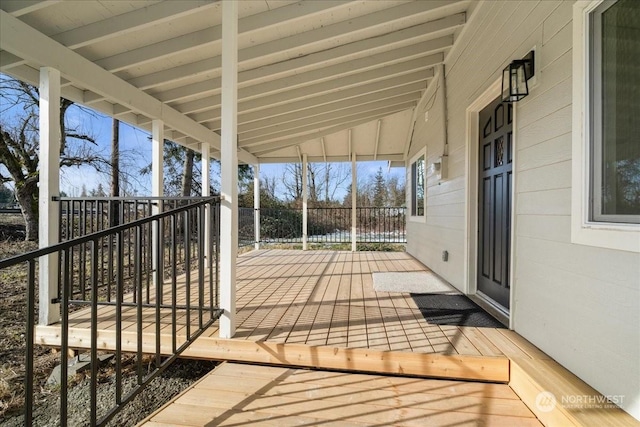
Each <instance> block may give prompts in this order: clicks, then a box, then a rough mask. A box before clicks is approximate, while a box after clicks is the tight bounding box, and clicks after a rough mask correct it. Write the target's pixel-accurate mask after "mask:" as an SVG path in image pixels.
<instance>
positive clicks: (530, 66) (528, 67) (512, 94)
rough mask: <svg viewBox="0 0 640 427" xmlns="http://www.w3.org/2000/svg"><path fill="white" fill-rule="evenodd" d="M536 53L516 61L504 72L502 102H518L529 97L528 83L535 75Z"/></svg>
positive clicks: (530, 53)
mask: <svg viewBox="0 0 640 427" xmlns="http://www.w3.org/2000/svg"><path fill="white" fill-rule="evenodd" d="M534 55H535V54H534V51H531V52H529V53H528V54H527V56H525V57H524V58H522V59H516V60H514V61H512V62H511V64H509V65H507V67H506V68H505V69H504V70H502V101H503V102H518V101H520V100H521V99H522V98H524V97H525V96H527V95H529V85H528V84H527V81H528V80H529V79H530V78H531V77H533V74H534Z"/></svg>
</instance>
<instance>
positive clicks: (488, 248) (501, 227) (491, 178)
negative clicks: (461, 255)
mask: <svg viewBox="0 0 640 427" xmlns="http://www.w3.org/2000/svg"><path fill="white" fill-rule="evenodd" d="M512 112H513V110H512V106H511V104H505V103H502V102H501V101H500V98H498V99H496V100H495V101H493V102H492V103H491V104H490V105H489V106H487V107H486V108H485V109H484V110H482V111H481V112H480V151H479V155H478V158H479V160H480V164H479V168H478V170H479V171H480V176H479V181H478V182H479V185H478V193H479V197H478V290H479V291H480V292H482V293H483V294H485V295H486V296H488V297H489V298H491V299H492V300H494V301H495V302H497V303H498V304H500V305H501V306H503V307H505V308H509V288H510V286H509V263H510V259H511V254H510V249H511V242H510V234H511V184H512V174H511V166H512V158H513V155H512V153H513V141H512V132H511V122H512V116H513V114H512Z"/></svg>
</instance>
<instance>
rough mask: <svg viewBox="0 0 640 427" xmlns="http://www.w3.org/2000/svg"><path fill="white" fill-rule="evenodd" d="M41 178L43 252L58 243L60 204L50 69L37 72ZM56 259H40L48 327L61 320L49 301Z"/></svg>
mask: <svg viewBox="0 0 640 427" xmlns="http://www.w3.org/2000/svg"><path fill="white" fill-rule="evenodd" d="M39 91H40V92H39V93H40V154H39V156H40V165H39V167H40V176H39V184H38V185H39V187H40V189H39V193H38V209H39V211H40V220H39V225H38V236H39V245H40V247H41V248H46V247H47V246H51V245H53V244H56V243H58V232H59V230H60V226H59V221H60V220H59V217H58V210H59V202H54V201H53V200H52V197H53V196H58V195H59V194H60V72H59V71H58V70H56V69H53V68H50V67H43V68H41V69H40V89H39ZM58 268H59V264H58V255H57V254H51V255H48V256H45V257H42V258H41V259H40V263H39V276H40V279H39V280H40V291H39V292H40V310H39V313H40V314H39V319H38V321H39V323H40V324H41V325H50V324H52V323H55V322H58V321H59V320H60V304H59V303H53V302H52V300H53V299H54V298H56V297H57V296H58V277H59V275H58Z"/></svg>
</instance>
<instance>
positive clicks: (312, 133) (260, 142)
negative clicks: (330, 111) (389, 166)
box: [240, 102, 415, 154]
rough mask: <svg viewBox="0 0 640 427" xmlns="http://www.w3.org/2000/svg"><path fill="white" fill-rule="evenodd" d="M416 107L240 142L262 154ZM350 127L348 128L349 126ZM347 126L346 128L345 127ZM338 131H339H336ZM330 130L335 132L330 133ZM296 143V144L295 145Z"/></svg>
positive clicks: (398, 107)
mask: <svg viewBox="0 0 640 427" xmlns="http://www.w3.org/2000/svg"><path fill="white" fill-rule="evenodd" d="M414 105H415V102H412V103H405V104H399V105H392V106H388V107H384V108H379V109H377V110H372V111H366V112H364V113H360V114H354V115H349V116H345V117H343V118H342V119H340V120H334V121H331V122H328V123H326V125H325V126H323V127H322V129H319V126H318V125H315V124H314V125H309V126H307V127H304V128H300V129H298V130H296V132H297V134H293V135H292V132H288V131H287V132H282V133H281V134H273V135H271V136H270V137H268V138H254V139H251V140H240V145H241V146H242V147H243V148H245V147H247V150H248V151H250V152H251V153H254V154H255V153H262V152H264V151H265V150H270V149H272V148H281V147H282V146H283V145H282V144H287V145H284V146H290V145H295V144H296V143H300V142H305V141H308V140H310V139H317V138H320V137H322V136H326V135H330V134H331V133H335V132H337V131H338V130H344V129H348V128H350V127H353V126H354V125H353V123H357V124H362V123H367V122H370V121H372V120H376V119H379V118H382V117H386V116H389V115H391V114H395V113H397V112H399V111H403V110H407V109H410V108H412V107H413V106H414ZM347 125H348V126H347ZM344 126H346V127H344ZM334 129H338V130H334ZM328 130H333V131H331V132H328ZM294 141H295V143H294Z"/></svg>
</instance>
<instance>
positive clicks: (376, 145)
mask: <svg viewBox="0 0 640 427" xmlns="http://www.w3.org/2000/svg"><path fill="white" fill-rule="evenodd" d="M381 125H382V120H378V126H377V130H376V140H375V142H374V149H373V160H378V146H379V145H380V127H381Z"/></svg>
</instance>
